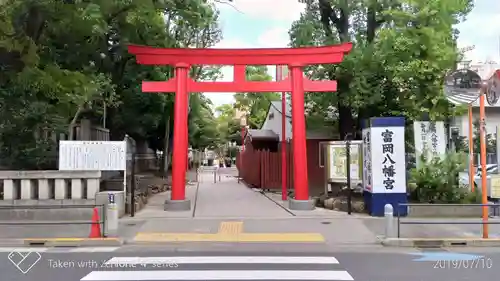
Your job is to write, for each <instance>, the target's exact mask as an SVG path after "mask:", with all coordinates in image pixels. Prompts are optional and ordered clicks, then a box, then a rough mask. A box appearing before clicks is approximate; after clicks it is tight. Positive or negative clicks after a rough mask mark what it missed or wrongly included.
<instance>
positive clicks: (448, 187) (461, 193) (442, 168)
mask: <svg viewBox="0 0 500 281" xmlns="http://www.w3.org/2000/svg"><path fill="white" fill-rule="evenodd" d="M421 159H422V162H421V163H426V164H424V165H421V167H417V168H415V169H412V170H411V176H410V180H409V185H408V186H409V193H410V200H411V201H416V202H420V203H480V202H481V200H480V194H479V193H478V192H477V191H476V192H471V191H470V190H469V188H468V186H463V185H462V184H460V182H459V176H458V175H459V172H462V171H464V170H465V166H466V163H467V158H466V155H465V154H459V153H448V154H446V156H445V157H444V158H443V159H440V158H434V159H432V160H430V161H426V159H424V157H421Z"/></svg>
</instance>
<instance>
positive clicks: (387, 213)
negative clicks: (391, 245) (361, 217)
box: [384, 204, 394, 238]
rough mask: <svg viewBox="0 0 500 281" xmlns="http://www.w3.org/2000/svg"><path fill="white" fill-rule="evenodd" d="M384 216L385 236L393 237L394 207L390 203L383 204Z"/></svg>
mask: <svg viewBox="0 0 500 281" xmlns="http://www.w3.org/2000/svg"><path fill="white" fill-rule="evenodd" d="M384 217H385V238H393V236H394V209H393V207H392V205H391V204H385V206H384Z"/></svg>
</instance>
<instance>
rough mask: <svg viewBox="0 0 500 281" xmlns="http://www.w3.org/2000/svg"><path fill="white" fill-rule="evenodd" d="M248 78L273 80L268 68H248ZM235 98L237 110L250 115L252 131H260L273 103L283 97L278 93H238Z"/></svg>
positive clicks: (249, 79) (249, 120) (248, 117)
mask: <svg viewBox="0 0 500 281" xmlns="http://www.w3.org/2000/svg"><path fill="white" fill-rule="evenodd" d="M246 76H247V80H248V81H271V80H272V77H271V76H270V75H269V73H268V72H267V67H266V66H247V68H246ZM234 98H235V100H236V102H235V108H237V109H239V110H241V111H243V112H247V113H248V114H247V123H248V126H249V127H250V128H252V129H260V127H261V126H262V124H263V123H264V121H265V120H266V116H267V111H268V110H269V106H270V105H271V101H277V100H280V98H281V97H280V95H279V94H277V93H237V94H235V95H234Z"/></svg>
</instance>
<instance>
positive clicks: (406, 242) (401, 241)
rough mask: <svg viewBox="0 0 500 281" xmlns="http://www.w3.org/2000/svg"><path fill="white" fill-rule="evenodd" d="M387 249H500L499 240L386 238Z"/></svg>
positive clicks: (383, 242)
mask: <svg viewBox="0 0 500 281" xmlns="http://www.w3.org/2000/svg"><path fill="white" fill-rule="evenodd" d="M380 240H381V243H382V245H384V246H387V247H411V248H450V247H500V239H499V238H489V239H484V238H384V239H380Z"/></svg>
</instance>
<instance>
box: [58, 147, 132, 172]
mask: <svg viewBox="0 0 500 281" xmlns="http://www.w3.org/2000/svg"><path fill="white" fill-rule="evenodd" d="M126 169H127V142H126V141H60V142H59V170H61V171H125V170H126Z"/></svg>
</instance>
